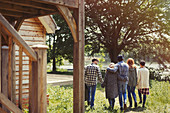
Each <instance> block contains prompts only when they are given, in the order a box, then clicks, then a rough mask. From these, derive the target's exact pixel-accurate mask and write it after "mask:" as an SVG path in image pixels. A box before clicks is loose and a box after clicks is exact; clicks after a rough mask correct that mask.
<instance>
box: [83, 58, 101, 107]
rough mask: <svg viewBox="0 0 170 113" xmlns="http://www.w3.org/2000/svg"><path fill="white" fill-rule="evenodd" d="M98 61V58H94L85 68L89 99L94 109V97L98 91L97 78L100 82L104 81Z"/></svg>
mask: <svg viewBox="0 0 170 113" xmlns="http://www.w3.org/2000/svg"><path fill="white" fill-rule="evenodd" d="M98 62H99V61H98V59H92V64H90V65H88V66H87V67H86V68H85V84H86V86H87V89H88V100H87V101H88V105H90V108H91V109H94V97H95V92H96V85H97V80H98V79H99V81H100V83H102V82H103V80H102V75H101V72H100V68H99V66H97V64H98ZM90 96H91V98H90Z"/></svg>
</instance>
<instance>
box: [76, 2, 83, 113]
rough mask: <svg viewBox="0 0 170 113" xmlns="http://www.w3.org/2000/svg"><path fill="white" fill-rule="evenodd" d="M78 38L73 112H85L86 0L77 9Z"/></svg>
mask: <svg viewBox="0 0 170 113" xmlns="http://www.w3.org/2000/svg"><path fill="white" fill-rule="evenodd" d="M74 13H75V18H76V20H77V28H78V29H77V38H78V42H74V56H73V68H74V71H73V89H74V90H73V112H74V113H84V112H85V108H84V94H85V93H84V26H85V25H84V17H85V16H84V0H79V9H76V12H74Z"/></svg>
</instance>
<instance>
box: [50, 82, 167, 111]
mask: <svg viewBox="0 0 170 113" xmlns="http://www.w3.org/2000/svg"><path fill="white" fill-rule="evenodd" d="M151 86H152V87H151V88H150V95H149V96H147V101H146V108H145V109H143V108H142V105H141V104H139V105H138V108H132V109H129V110H127V112H144V113H169V112H170V98H169V97H170V93H169V92H170V84H169V83H168V82H157V81H152V82H151ZM48 94H49V95H50V96H49V101H50V102H49V106H48V113H72V112H73V88H72V86H67V87H60V86H53V87H52V86H48ZM136 94H137V100H138V102H139V98H138V93H137V90H136ZM94 104H95V110H91V109H90V107H89V106H88V107H85V109H86V110H85V112H86V113H111V112H112V111H109V110H108V109H107V108H108V107H109V103H108V101H107V100H106V98H105V92H104V89H102V88H101V87H100V85H99V84H98V86H97V91H96V97H95V103H94ZM85 105H87V103H86V102H85ZM128 105H129V103H127V106H128ZM114 108H115V110H114V112H118V113H119V112H120V110H119V101H118V98H116V102H115V107H114Z"/></svg>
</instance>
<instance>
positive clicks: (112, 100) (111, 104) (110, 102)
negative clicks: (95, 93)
mask: <svg viewBox="0 0 170 113" xmlns="http://www.w3.org/2000/svg"><path fill="white" fill-rule="evenodd" d="M108 101H109V104H110V107H111V108H112V109H113V108H114V104H115V99H114V98H113V99H110V98H108Z"/></svg>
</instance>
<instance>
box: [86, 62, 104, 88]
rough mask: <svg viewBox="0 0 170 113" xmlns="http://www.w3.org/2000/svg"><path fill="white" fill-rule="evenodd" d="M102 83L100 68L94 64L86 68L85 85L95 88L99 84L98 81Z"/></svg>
mask: <svg viewBox="0 0 170 113" xmlns="http://www.w3.org/2000/svg"><path fill="white" fill-rule="evenodd" d="M97 78H98V79H99V81H100V82H101V83H102V81H103V80H102V75H101V72H100V68H99V66H97V65H96V64H94V63H92V64H91V65H88V66H87V67H86V68H85V83H86V85H87V86H93V85H96V84H97V80H98V79H97Z"/></svg>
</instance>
